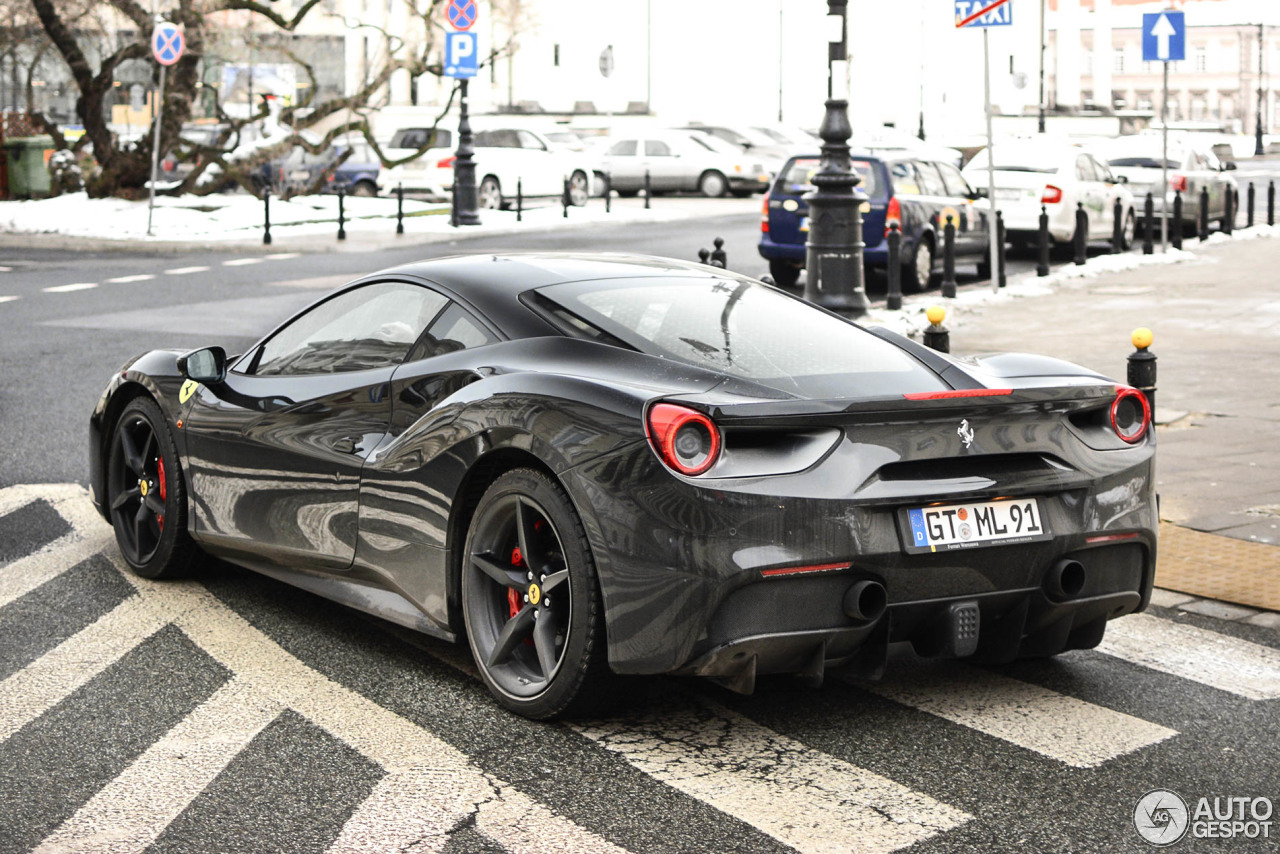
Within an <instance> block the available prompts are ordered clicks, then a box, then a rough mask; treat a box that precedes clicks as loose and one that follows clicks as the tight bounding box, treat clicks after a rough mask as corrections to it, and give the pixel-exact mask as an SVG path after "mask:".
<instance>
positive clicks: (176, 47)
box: [151, 21, 187, 65]
mask: <svg viewBox="0 0 1280 854" xmlns="http://www.w3.org/2000/svg"><path fill="white" fill-rule="evenodd" d="M186 48H187V43H186V39H185V38H183V36H182V30H180V29H179V28H178V25H177V24H171V23H169V22H168V21H161V22H160V23H158V24H156V28H155V29H154V30H152V31H151V55H152V56H154V57H155V58H156V62H158V63H160V64H161V65H173V64H174V63H175V62H177V61H178V60H179V59H182V52H183V51H184V50H186Z"/></svg>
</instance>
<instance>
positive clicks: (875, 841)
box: [573, 699, 972, 854]
mask: <svg viewBox="0 0 1280 854" xmlns="http://www.w3.org/2000/svg"><path fill="white" fill-rule="evenodd" d="M573 728H574V729H576V730H577V731H578V732H580V733H581V734H582V735H584V736H586V737H587V738H589V739H591V740H592V741H595V742H596V743H598V744H599V745H601V746H602V747H604V748H606V749H608V750H612V751H614V752H615V753H618V754H621V755H622V756H623V757H625V758H626V760H627V761H628V762H629V763H631V764H632V765H634V766H635V767H636V768H638V769H640V770H641V771H643V772H644V773H645V774H648V775H649V776H651V777H653V778H654V779H656V780H658V781H660V782H663V783H666V784H667V785H668V786H671V787H672V788H675V789H677V790H679V791H681V792H684V793H685V794H686V795H689V796H690V797H693V798H696V799H698V800H700V801H702V802H703V803H706V804H709V805H710V806H712V807H715V808H716V809H718V810H720V811H721V812H724V813H727V814H729V815H731V816H734V817H735V818H738V819H740V820H741V821H743V822H746V823H747V824H750V825H752V826H754V827H756V828H759V829H760V830H761V831H763V832H765V833H767V834H769V835H770V836H772V837H774V838H775V839H777V840H779V841H780V842H782V843H784V844H786V845H789V846H791V847H792V848H795V849H796V850H797V851H800V852H815V854H816V852H835V851H841V852H884V851H893V850H896V849H898V848H905V847H907V846H908V845H912V844H914V843H916V842H919V841H920V840H922V839H928V838H929V837H931V836H934V835H936V834H938V833H941V832H943V831H946V830H951V829H952V828H955V827H958V826H960V825H961V824H964V823H965V822H967V821H968V820H969V819H970V818H972V816H970V815H968V814H967V813H964V812H962V811H960V810H958V809H955V808H953V807H950V806H948V805H946V804H944V803H941V802H939V801H936V800H934V799H933V798H930V797H928V796H927V795H923V794H920V793H919V792H914V791H912V790H911V789H908V788H907V787H905V786H902V785H899V784H898V783H895V782H893V781H892V780H889V779H887V778H885V777H881V776H880V775H878V774H874V773H872V772H871V771H868V770H866V769H864V768H859V767H858V766H856V765H851V764H850V763H848V762H845V761H843V760H841V759H837V758H836V757H834V756H830V755H828V754H826V753H823V752H821V751H817V750H812V749H810V748H808V747H805V746H804V745H803V744H801V743H800V742H798V741H795V740H793V739H790V738H787V737H786V736H783V735H780V734H779V733H776V732H774V731H773V730H770V729H767V728H766V727H763V726H761V725H759V724H757V723H755V722H754V721H752V720H750V719H748V718H746V717H743V716H742V715H740V714H737V713H736V712H733V711H730V710H728V709H725V708H722V707H719V706H716V705H715V704H712V703H710V702H704V701H697V700H693V699H690V700H688V701H686V702H685V703H681V704H678V705H676V706H675V707H672V706H671V705H665V706H664V707H663V709H662V711H661V713H660V714H658V715H654V716H648V715H646V716H642V717H630V718H627V719H625V720H622V721H608V722H605V723H594V724H584V725H573Z"/></svg>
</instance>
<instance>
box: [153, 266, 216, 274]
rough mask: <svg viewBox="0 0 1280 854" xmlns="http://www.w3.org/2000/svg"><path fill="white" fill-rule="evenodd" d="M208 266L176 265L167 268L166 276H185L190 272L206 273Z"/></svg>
mask: <svg viewBox="0 0 1280 854" xmlns="http://www.w3.org/2000/svg"><path fill="white" fill-rule="evenodd" d="M208 270H209V268H208V267H174V268H173V269H172V270H165V271H164V274H165V275H166V276H185V275H187V274H188V273H205V272H208Z"/></svg>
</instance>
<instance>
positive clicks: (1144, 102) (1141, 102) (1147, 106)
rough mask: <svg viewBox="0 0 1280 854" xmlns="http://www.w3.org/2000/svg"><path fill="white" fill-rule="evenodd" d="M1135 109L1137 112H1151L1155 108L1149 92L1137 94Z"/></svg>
mask: <svg viewBox="0 0 1280 854" xmlns="http://www.w3.org/2000/svg"><path fill="white" fill-rule="evenodd" d="M1137 108H1138V109H1139V110H1151V109H1154V108H1155V102H1154V101H1153V100H1152V98H1151V93H1150V92H1139V93H1138V99H1137Z"/></svg>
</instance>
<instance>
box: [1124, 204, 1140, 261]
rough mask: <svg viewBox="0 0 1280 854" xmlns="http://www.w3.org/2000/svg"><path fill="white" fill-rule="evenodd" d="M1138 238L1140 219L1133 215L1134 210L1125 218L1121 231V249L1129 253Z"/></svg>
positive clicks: (1130, 210) (1131, 209)
mask: <svg viewBox="0 0 1280 854" xmlns="http://www.w3.org/2000/svg"><path fill="white" fill-rule="evenodd" d="M1137 236H1138V219H1137V217H1135V216H1134V214H1133V208H1130V209H1129V212H1128V213H1127V214H1125V216H1124V227H1123V229H1122V230H1121V231H1120V248H1121V249H1123V250H1124V251H1125V252H1128V251H1129V250H1130V249H1132V248H1133V244H1134V243H1135V242H1136V240H1137Z"/></svg>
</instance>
